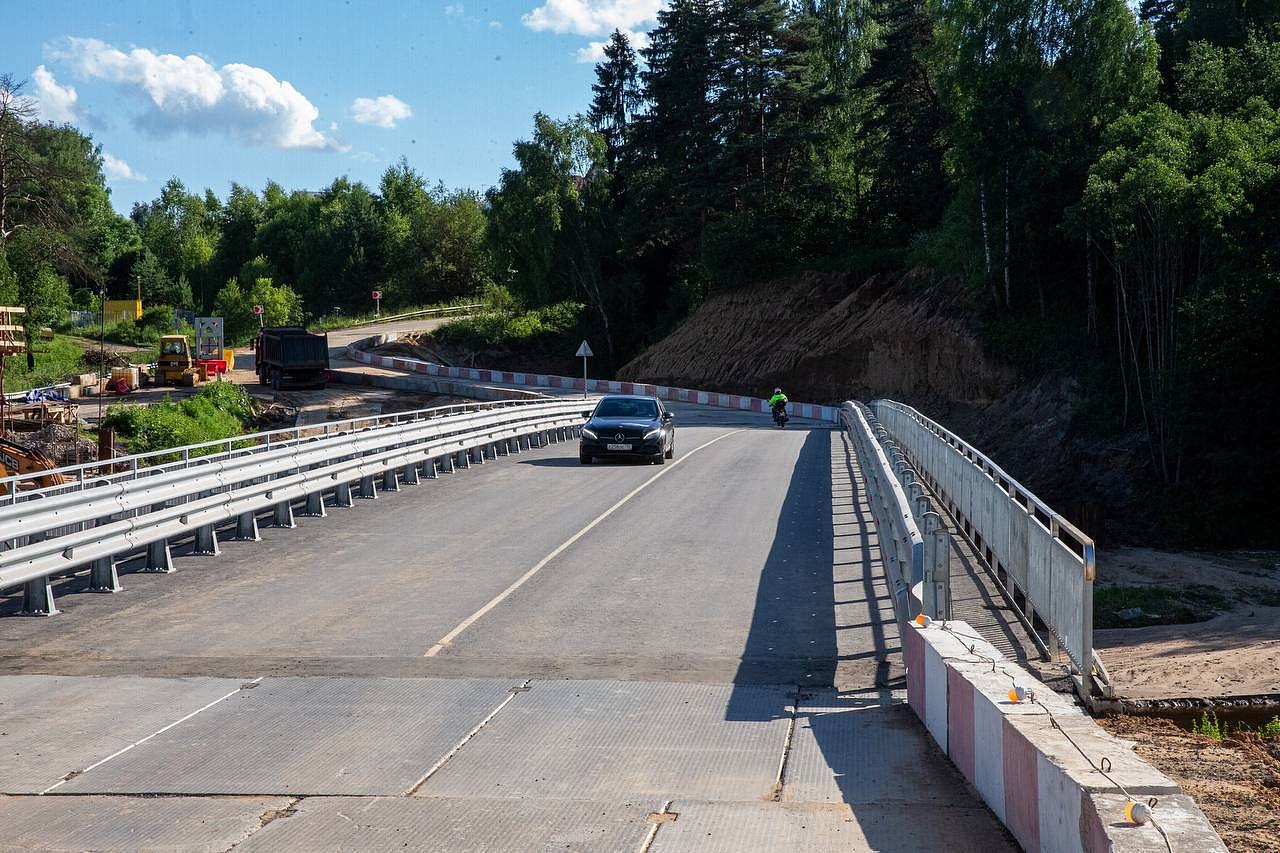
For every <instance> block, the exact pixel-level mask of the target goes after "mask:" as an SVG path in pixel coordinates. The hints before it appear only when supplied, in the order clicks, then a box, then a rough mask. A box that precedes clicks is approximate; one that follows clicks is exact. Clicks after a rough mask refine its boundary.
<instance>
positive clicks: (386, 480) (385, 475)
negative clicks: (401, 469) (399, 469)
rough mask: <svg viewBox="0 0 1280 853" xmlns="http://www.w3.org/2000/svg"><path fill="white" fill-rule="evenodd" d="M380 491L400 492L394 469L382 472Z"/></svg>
mask: <svg viewBox="0 0 1280 853" xmlns="http://www.w3.org/2000/svg"><path fill="white" fill-rule="evenodd" d="M382 491H384V492H398V491H400V481H399V480H398V479H397V478H396V469H395V468H388V469H387V470H385V471H383V472H382Z"/></svg>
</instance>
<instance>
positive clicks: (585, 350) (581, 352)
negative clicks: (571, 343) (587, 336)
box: [574, 341, 595, 358]
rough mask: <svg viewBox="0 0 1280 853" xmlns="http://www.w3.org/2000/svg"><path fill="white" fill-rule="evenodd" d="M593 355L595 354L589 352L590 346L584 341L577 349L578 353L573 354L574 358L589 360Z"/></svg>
mask: <svg viewBox="0 0 1280 853" xmlns="http://www.w3.org/2000/svg"><path fill="white" fill-rule="evenodd" d="M593 355H595V353H593V352H592V351H591V345H590V344H589V343H587V342H586V341H583V342H582V346H580V347H578V351H577V352H576V353H574V357H575V358H591V356H593Z"/></svg>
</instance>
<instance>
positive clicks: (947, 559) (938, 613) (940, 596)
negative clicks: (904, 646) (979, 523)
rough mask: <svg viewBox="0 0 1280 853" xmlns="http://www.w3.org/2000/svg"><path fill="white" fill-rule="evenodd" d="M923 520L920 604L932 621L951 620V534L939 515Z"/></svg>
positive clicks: (927, 514)
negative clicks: (922, 574) (922, 571)
mask: <svg viewBox="0 0 1280 853" xmlns="http://www.w3.org/2000/svg"><path fill="white" fill-rule="evenodd" d="M922 518H923V520H924V531H923V532H924V605H925V613H928V614H929V616H930V617H932V618H934V619H950V618H951V534H950V533H948V532H947V530H946V528H944V527H943V526H942V516H940V515H938V513H936V512H926V513H924V514H923V515H922Z"/></svg>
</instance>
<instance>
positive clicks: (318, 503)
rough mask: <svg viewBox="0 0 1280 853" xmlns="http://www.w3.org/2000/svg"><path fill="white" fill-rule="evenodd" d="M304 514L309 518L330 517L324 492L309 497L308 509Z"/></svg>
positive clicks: (313, 493)
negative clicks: (326, 509) (325, 503)
mask: <svg viewBox="0 0 1280 853" xmlns="http://www.w3.org/2000/svg"><path fill="white" fill-rule="evenodd" d="M302 514H303V515H304V516H306V517H308V518H324V517H325V516H326V515H328V512H326V511H325V508H324V492H312V493H311V494H309V495H307V508H306V509H305V510H303V512H302Z"/></svg>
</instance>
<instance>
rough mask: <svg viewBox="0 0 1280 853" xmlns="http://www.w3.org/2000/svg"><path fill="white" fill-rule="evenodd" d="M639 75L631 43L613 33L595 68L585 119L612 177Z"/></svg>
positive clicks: (637, 100) (635, 100) (634, 104)
mask: <svg viewBox="0 0 1280 853" xmlns="http://www.w3.org/2000/svg"><path fill="white" fill-rule="evenodd" d="M639 73H640V67H639V65H638V64H637V62H636V52H635V49H634V48H632V46H631V40H630V39H628V38H627V36H626V34H625V33H623V32H622V31H620V30H614V31H613V35H612V36H610V37H609V43H608V44H607V45H605V48H604V61H602V62H599V63H597V64H596V82H595V83H594V84H592V86H591V91H592V92H594V93H595V97H594V98H593V99H592V101H591V109H590V110H589V111H588V112H587V118H588V119H590V121H591V127H592V129H593V130H595V131H596V132H597V133H599V134H600V135H601V136H603V137H604V143H605V162H606V163H607V164H608V166H609V171H610V172H613V173H615V174H616V173H617V172H618V164H619V162H620V160H621V157H622V150H623V146H624V145H625V144H626V139H627V126H628V124H630V122H631V118H632V116H633V115H634V114H635V111H636V108H637V106H638V105H639V103H640V89H639V86H638V82H637V81H638V77H639Z"/></svg>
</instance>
